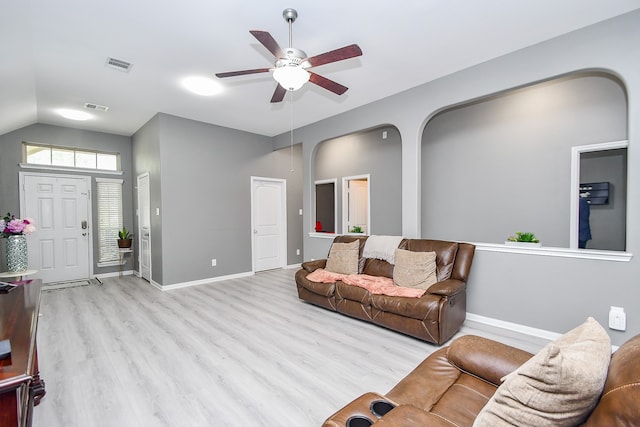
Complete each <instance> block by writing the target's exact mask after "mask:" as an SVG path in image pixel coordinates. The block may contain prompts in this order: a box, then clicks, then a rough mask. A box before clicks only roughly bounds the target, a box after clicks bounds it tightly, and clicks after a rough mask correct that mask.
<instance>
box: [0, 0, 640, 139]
mask: <svg viewBox="0 0 640 427" xmlns="http://www.w3.org/2000/svg"><path fill="white" fill-rule="evenodd" d="M288 7H293V8H295V9H296V10H297V11H298V15H299V16H298V19H297V20H296V22H295V23H294V24H293V46H294V47H296V48H298V49H302V50H303V51H305V52H306V53H307V55H309V56H314V55H317V54H320V53H324V52H326V51H329V50H333V49H337V48H339V47H342V46H346V45H349V44H352V43H357V44H358V45H359V46H360V47H361V48H362V51H363V56H361V57H358V58H353V59H349V60H345V61H341V62H337V63H333V64H327V65H323V66H320V67H317V68H314V69H313V71H314V72H316V73H318V74H321V75H323V76H325V77H328V78H330V79H332V80H335V81H336V82H338V83H341V84H343V85H345V86H347V87H349V90H348V91H347V92H346V93H345V94H344V95H342V96H337V95H335V94H333V93H331V92H329V91H326V90H324V89H322V88H320V87H318V86H315V85H313V84H306V85H305V86H304V87H303V88H302V89H300V90H298V91H296V92H293V100H294V109H293V112H294V115H293V120H294V126H295V127H299V126H303V125H305V124H309V123H313V122H316V121H318V120H321V119H323V118H326V117H330V116H333V115H336V114H339V113H342V112H344V111H347V110H351V109H353V108H356V107H358V106H361V105H364V104H367V103H370V102H373V101H376V100H378V99H381V98H384V97H387V96H390V95H393V94H395V93H398V92H401V91H404V90H407V89H410V88H412V87H415V86H418V85H420V84H422V83H426V82H428V81H431V80H434V79H437V78H439V77H442V76H444V75H447V74H450V73H453V72H455V71H458V70H461V69H464V68H467V67H469V66H472V65H475V64H478V63H481V62H484V61H487V60H489V59H492V58H495V57H498V56H501V55H504V54H506V53H509V52H512V51H515V50H518V49H521V48H523V47H526V46H530V45H533V44H536V43H539V42H541V41H544V40H547V39H550V38H553V37H556V36H558V35H561V34H564V33H567V32H570V31H573V30H576V29H578V28H581V27H585V26H587V25H590V24H594V23H596V22H599V21H602V20H605V19H608V18H611V17H614V16H617V15H620V14H623V13H626V12H629V11H631V10H634V9H638V8H640V2H638V1H637V0H616V1H611V0H518V1H513V0H481V1H480V0H404V1H390V0H381V1H377V2H375V3H374V2H371V1H370V0H350V1H344V0H342V1H337V0H325V1H316V2H309V1H303V0H269V1H265V0H247V1H242V0H234V1H231V0H217V1H211V0H209V1H203V0H181V1H180V2H178V1H174V2H158V1H155V0H135V1H130V0H129V1H124V0H111V1H96V0H65V1H61V2H56V1H52V0H21V1H6V2H3V6H2V13H1V14H0V135H2V134H4V133H7V132H9V131H12V130H15V129H18V128H20V127H23V126H26V125H29V124H32V123H47V124H55V125H60V126H67V127H77V128H82V129H89V130H96V131H101V132H109V133H114V134H120V135H132V134H133V133H135V132H136V131H137V130H138V129H140V127H141V126H143V125H144V124H145V123H146V122H147V121H148V120H149V119H150V118H152V117H153V116H154V115H155V114H156V113H158V112H163V113H168V114H173V115H176V116H180V117H185V118H189V119H193V120H198V121H202V122H206V123H212V124H216V125H220V126H226V127H231V128H235V129H241V130H245V131H249V132H253V133H258V134H262V135H267V136H274V135H278V134H280V133H282V132H285V131H287V130H288V129H289V126H290V124H291V106H290V103H289V101H290V98H289V94H287V96H286V97H285V101H284V102H282V103H278V104H271V103H270V102H269V100H270V98H271V95H272V94H273V91H274V89H275V87H276V83H275V81H274V80H273V79H272V77H271V75H270V73H264V74H257V75H248V76H240V77H233V78H226V79H216V78H215V76H214V73H218V72H226V71H235V70H243V69H253V68H263V67H271V66H272V65H273V57H272V55H271V54H270V53H269V52H268V51H267V50H266V49H265V48H264V46H262V45H261V44H260V43H259V42H258V41H257V40H256V39H255V38H254V37H253V36H251V34H249V30H263V31H268V32H269V33H271V35H272V36H273V37H274V38H275V39H276V40H277V41H278V43H279V44H280V46H281V47H283V48H286V47H288V25H287V23H286V22H285V20H284V19H283V17H282V11H283V10H284V9H285V8H288ZM108 57H113V58H117V59H120V60H124V61H127V62H130V63H132V64H133V66H132V68H131V69H130V71H129V72H122V71H118V70H115V69H112V68H109V67H107V66H105V62H106V60H107V58H108ZM188 76H205V77H211V78H212V79H214V80H216V81H217V82H218V83H219V84H220V85H221V91H220V93H218V94H217V95H213V96H200V95H196V94H193V93H191V92H189V91H187V90H185V89H184V87H183V86H182V81H183V79H184V78H186V77H188ZM86 102H88V103H93V104H98V105H104V106H108V107H109V110H108V111H106V112H101V111H89V110H86V109H85V108H84V107H83V105H84V104H85V103H86ZM62 108H67V109H76V110H82V111H86V112H90V113H91V114H92V116H93V118H92V119H90V120H85V121H73V120H69V119H65V118H63V117H61V116H60V115H59V114H58V111H59V109H62Z"/></svg>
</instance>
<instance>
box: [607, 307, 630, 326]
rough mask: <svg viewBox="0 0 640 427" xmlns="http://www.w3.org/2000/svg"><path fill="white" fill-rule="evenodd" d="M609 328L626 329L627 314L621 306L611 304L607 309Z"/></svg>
mask: <svg viewBox="0 0 640 427" xmlns="http://www.w3.org/2000/svg"><path fill="white" fill-rule="evenodd" d="M609 328H611V329H615V330H617V331H626V330H627V315H626V314H625V312H624V308H622V307H614V306H611V309H610V310H609Z"/></svg>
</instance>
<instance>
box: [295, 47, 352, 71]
mask: <svg viewBox="0 0 640 427" xmlns="http://www.w3.org/2000/svg"><path fill="white" fill-rule="evenodd" d="M360 55H362V50H361V49H360V46H358V45H357V44H352V45H349V46H345V47H341V48H340V49H336V50H332V51H329V52H325V53H321V54H320V55H316V56H312V57H311V58H308V59H307V61H308V62H309V63H310V64H311V66H312V67H317V66H320V65H324V64H329V63H331V62H337V61H342V60H344V59H349V58H355V57H356V56H360Z"/></svg>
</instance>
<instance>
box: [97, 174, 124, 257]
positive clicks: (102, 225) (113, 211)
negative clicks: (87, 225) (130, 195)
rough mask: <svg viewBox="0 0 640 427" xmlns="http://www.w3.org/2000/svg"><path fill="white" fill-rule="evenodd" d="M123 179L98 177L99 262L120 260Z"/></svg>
mask: <svg viewBox="0 0 640 427" xmlns="http://www.w3.org/2000/svg"><path fill="white" fill-rule="evenodd" d="M122 183H123V181H122V180H121V179H107V178H96V192H97V195H96V196H97V205H98V262H110V261H118V260H119V259H120V258H119V254H118V231H120V230H122Z"/></svg>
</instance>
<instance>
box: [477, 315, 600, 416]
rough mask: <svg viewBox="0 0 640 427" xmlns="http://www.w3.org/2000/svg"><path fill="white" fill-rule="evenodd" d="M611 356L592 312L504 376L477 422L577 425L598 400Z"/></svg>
mask: <svg viewBox="0 0 640 427" xmlns="http://www.w3.org/2000/svg"><path fill="white" fill-rule="evenodd" d="M610 359H611V340H610V339H609V335H608V334H607V332H606V331H605V330H604V328H603V327H602V326H600V324H599V323H598V322H597V321H595V320H594V319H593V318H591V317H589V318H588V319H587V320H586V322H584V323H583V324H582V325H580V326H578V327H577V328H575V329H573V330H571V331H569V332H567V333H566V334H565V335H563V336H562V337H560V338H558V339H557V340H555V341H553V342H551V343H549V344H547V345H546V346H545V347H544V348H543V349H542V350H540V352H538V353H537V354H536V355H535V356H533V357H532V358H531V359H529V360H528V361H527V362H525V363H524V364H523V365H522V366H520V367H519V368H518V369H517V370H515V371H514V372H512V373H511V374H509V375H507V376H506V377H505V378H503V381H504V382H503V383H502V384H501V385H500V387H498V389H497V390H496V393H495V394H494V395H493V397H491V399H490V400H489V402H488V403H487V404H486V405H485V406H484V408H482V410H481V411H480V413H479V414H478V416H477V417H476V420H475V422H474V423H473V426H474V427H502V426H509V427H511V426H514V425H521V426H528V427H537V426H540V427H549V426H575V425H579V424H581V423H582V422H583V421H584V420H585V419H586V418H587V417H588V415H589V414H590V413H591V411H592V410H593V408H594V407H595V405H596V404H597V402H598V399H599V397H600V394H601V393H602V388H603V387H604V382H605V379H606V377H607V370H608V368H609V362H610Z"/></svg>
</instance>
